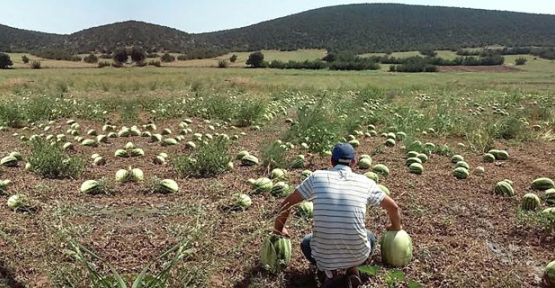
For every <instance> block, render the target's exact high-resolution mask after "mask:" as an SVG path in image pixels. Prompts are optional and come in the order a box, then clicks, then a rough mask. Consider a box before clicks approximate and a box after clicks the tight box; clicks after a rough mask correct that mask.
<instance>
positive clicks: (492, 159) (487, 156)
mask: <svg viewBox="0 0 555 288" xmlns="http://www.w3.org/2000/svg"><path fill="white" fill-rule="evenodd" d="M482 160H484V162H486V163H493V162H495V156H494V155H493V154H491V153H486V154H484V156H482Z"/></svg>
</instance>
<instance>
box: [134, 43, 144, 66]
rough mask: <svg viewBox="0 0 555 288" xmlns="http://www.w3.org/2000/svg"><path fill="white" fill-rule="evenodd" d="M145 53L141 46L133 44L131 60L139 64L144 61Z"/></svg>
mask: <svg viewBox="0 0 555 288" xmlns="http://www.w3.org/2000/svg"><path fill="white" fill-rule="evenodd" d="M145 58H146V54H145V51H144V50H143V48H142V47H138V46H133V49H131V60H132V61H133V62H135V63H137V64H141V63H143V62H144V61H145Z"/></svg>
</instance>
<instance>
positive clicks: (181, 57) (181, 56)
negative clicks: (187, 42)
mask: <svg viewBox="0 0 555 288" xmlns="http://www.w3.org/2000/svg"><path fill="white" fill-rule="evenodd" d="M177 60H179V61H185V60H189V58H187V55H185V54H180V55H177Z"/></svg>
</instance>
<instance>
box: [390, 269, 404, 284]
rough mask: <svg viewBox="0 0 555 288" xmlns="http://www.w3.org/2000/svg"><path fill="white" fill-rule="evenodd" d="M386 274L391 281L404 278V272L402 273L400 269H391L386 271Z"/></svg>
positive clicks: (399, 280)
mask: <svg viewBox="0 0 555 288" xmlns="http://www.w3.org/2000/svg"><path fill="white" fill-rule="evenodd" d="M388 274H389V277H390V278H391V280H392V281H393V282H396V283H397V282H401V281H403V280H405V273H403V271H401V270H397V269H395V270H391V271H389V272H388Z"/></svg>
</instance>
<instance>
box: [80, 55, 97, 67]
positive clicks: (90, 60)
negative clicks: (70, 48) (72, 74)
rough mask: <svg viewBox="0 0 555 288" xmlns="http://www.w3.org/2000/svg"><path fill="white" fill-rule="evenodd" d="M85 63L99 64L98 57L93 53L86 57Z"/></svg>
mask: <svg viewBox="0 0 555 288" xmlns="http://www.w3.org/2000/svg"><path fill="white" fill-rule="evenodd" d="M83 61H85V63H91V64H93V63H96V62H98V57H96V55H94V54H92V53H91V54H89V56H86V57H84V58H83Z"/></svg>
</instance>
